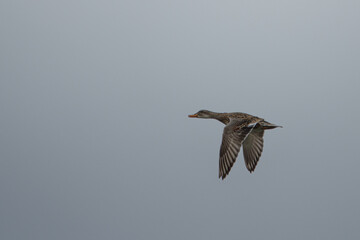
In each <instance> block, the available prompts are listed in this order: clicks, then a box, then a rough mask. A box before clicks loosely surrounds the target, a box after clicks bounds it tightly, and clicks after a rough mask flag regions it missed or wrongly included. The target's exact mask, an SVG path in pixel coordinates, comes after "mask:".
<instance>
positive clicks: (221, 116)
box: [212, 112, 230, 125]
mask: <svg viewBox="0 0 360 240" xmlns="http://www.w3.org/2000/svg"><path fill="white" fill-rule="evenodd" d="M212 118H213V119H216V120H218V121H220V122H222V123H223V124H225V125H226V124H228V123H229V122H230V120H229V118H228V116H227V114H226V113H216V112H212Z"/></svg>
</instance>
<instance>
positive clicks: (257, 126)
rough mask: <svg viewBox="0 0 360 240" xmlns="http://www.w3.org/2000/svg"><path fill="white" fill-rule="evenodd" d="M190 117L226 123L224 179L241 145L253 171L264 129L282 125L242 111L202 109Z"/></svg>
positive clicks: (221, 163) (221, 170)
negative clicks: (221, 111) (227, 111)
mask: <svg viewBox="0 0 360 240" xmlns="http://www.w3.org/2000/svg"><path fill="white" fill-rule="evenodd" d="M189 117H192V118H211V119H216V120H219V121H220V122H222V123H224V124H225V125H226V126H225V128H224V132H223V138H222V143H221V147H220V161H219V178H222V179H224V178H225V177H226V176H227V175H228V174H229V172H230V170H231V167H232V166H233V164H234V163H235V161H236V158H237V156H238V154H239V151H240V147H241V145H242V146H243V154H244V160H245V165H246V168H247V169H248V170H249V171H250V172H253V171H254V170H255V167H256V164H257V163H258V161H259V159H260V156H261V153H262V151H263V146H264V140H263V136H264V130H267V129H273V128H277V127H281V126H277V125H274V124H272V123H269V122H266V121H265V120H264V119H262V118H259V117H255V116H252V115H250V114H246V113H241V112H234V113H216V112H211V111H208V110H200V111H199V112H197V113H195V114H193V115H189Z"/></svg>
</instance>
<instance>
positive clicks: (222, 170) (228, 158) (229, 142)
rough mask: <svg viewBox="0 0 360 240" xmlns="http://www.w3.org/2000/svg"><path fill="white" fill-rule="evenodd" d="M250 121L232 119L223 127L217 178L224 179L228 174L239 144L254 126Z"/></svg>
mask: <svg viewBox="0 0 360 240" xmlns="http://www.w3.org/2000/svg"><path fill="white" fill-rule="evenodd" d="M250 123H251V122H249V121H248V120H244V121H241V120H235V119H233V120H231V121H230V123H229V124H228V125H226V127H225V128H224V132H223V138H222V143H221V147H220V161H219V178H222V179H224V178H225V177H226V175H228V174H229V172H230V170H231V168H232V166H233V165H234V162H235V161H236V157H237V156H238V154H239V151H240V147H241V144H242V143H243V141H244V140H245V139H246V137H247V136H248V135H249V133H250V132H251V130H252V129H253V128H254V127H255V126H256V124H250Z"/></svg>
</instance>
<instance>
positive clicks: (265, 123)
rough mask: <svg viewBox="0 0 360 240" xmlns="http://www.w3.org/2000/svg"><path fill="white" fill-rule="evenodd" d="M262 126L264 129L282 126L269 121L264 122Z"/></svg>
mask: <svg viewBox="0 0 360 240" xmlns="http://www.w3.org/2000/svg"><path fill="white" fill-rule="evenodd" d="M262 127H263V129H264V130H269V129H274V128H278V127H279V128H282V126H279V125H275V124H272V123H269V122H264V124H263V125H262Z"/></svg>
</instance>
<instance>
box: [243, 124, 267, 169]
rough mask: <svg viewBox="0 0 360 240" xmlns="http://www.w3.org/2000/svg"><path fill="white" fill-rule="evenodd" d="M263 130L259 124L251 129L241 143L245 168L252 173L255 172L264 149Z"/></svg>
mask: <svg viewBox="0 0 360 240" xmlns="http://www.w3.org/2000/svg"><path fill="white" fill-rule="evenodd" d="M263 136H264V129H263V128H262V127H261V126H260V124H256V126H255V127H254V128H253V129H252V131H251V132H250V134H249V135H248V136H247V137H246V139H245V141H244V142H243V154H244V160H245V165H246V168H247V169H248V170H249V171H250V172H253V171H254V170H255V167H256V164H257V163H258V161H259V159H260V156H261V153H262V151H263V147H264V139H263Z"/></svg>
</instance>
